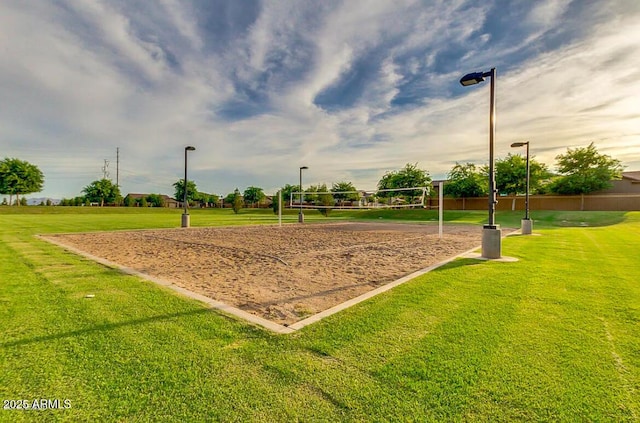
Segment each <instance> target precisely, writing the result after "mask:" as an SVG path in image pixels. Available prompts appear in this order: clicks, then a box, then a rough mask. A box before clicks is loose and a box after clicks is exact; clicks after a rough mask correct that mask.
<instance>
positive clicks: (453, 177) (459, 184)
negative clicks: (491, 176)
mask: <svg viewBox="0 0 640 423" xmlns="http://www.w3.org/2000/svg"><path fill="white" fill-rule="evenodd" d="M447 178H448V179H449V181H448V182H447V183H446V184H445V186H444V192H443V194H444V195H448V196H451V197H455V198H469V197H482V196H484V195H487V192H488V190H489V189H488V185H489V182H488V180H487V178H486V177H485V175H483V174H482V171H480V170H479V169H477V168H476V165H474V164H473V163H467V164H460V163H456V165H455V166H454V167H453V168H452V169H451V171H450V172H449V175H448V176H447Z"/></svg>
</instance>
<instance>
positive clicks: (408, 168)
mask: <svg viewBox="0 0 640 423" xmlns="http://www.w3.org/2000/svg"><path fill="white" fill-rule="evenodd" d="M429 185H431V177H430V176H429V172H427V171H426V170H422V169H418V163H415V164H411V163H407V164H406V165H405V167H404V168H402V169H400V170H397V171H392V172H387V173H385V174H384V176H383V177H382V179H380V181H378V189H379V190H383V189H391V190H392V189H394V188H413V187H424V186H429ZM378 195H379V196H380V197H389V198H390V197H398V196H402V197H416V196H419V195H422V191H421V190H412V191H397V192H396V191H386V192H382V193H379V194H378Z"/></svg>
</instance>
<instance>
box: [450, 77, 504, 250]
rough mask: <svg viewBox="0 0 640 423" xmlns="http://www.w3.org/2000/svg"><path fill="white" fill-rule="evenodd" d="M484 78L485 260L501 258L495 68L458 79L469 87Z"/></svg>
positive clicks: (483, 236) (483, 243)
mask: <svg viewBox="0 0 640 423" xmlns="http://www.w3.org/2000/svg"><path fill="white" fill-rule="evenodd" d="M484 78H491V97H490V105H489V201H488V202H489V204H488V206H489V222H488V224H486V225H484V226H483V230H482V257H483V258H487V259H498V258H500V257H501V256H502V231H501V230H500V225H496V221H495V212H496V204H497V203H498V201H497V200H496V193H497V190H496V172H495V160H494V154H493V144H494V135H495V126H496V110H495V107H496V106H495V105H496V97H495V91H496V68H491V70H489V71H487V72H473V73H468V74H466V75H465V76H463V77H462V78H461V79H460V84H462V85H463V86H465V87H466V86H469V85H474V84H478V83H480V82H483V81H484Z"/></svg>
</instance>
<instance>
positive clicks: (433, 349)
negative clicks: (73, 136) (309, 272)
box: [0, 207, 640, 422]
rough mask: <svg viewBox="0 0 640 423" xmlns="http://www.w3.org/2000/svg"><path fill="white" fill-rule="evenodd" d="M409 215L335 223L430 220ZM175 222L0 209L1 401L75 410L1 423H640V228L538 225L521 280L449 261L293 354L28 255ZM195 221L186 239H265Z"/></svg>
mask: <svg viewBox="0 0 640 423" xmlns="http://www.w3.org/2000/svg"><path fill="white" fill-rule="evenodd" d="M406 212H408V213H400V212H396V211H386V212H373V211H372V212H337V211H335V212H333V213H332V214H331V216H332V217H331V219H332V220H334V219H335V220H341V219H376V220H380V219H382V220H385V219H396V220H407V221H424V222H429V221H432V222H433V221H434V220H435V219H437V214H436V213H435V212H432V211H423V210H415V211H410V210H407V211H406ZM180 213H181V212H180V211H176V210H173V211H170V210H140V209H96V208H62V207H54V208H48V207H28V208H25V207H23V208H20V209H19V210H18V208H14V207H0V228H1V229H0V287H1V289H0V323H1V324H2V329H1V333H2V337H1V339H0V398H1V399H2V400H3V406H4V405H7V404H10V403H8V402H7V401H11V400H27V401H28V403H29V404H30V405H32V403H33V401H34V400H41V399H45V400H50V403H52V402H53V400H56V399H57V400H59V401H60V402H59V404H60V406H61V407H62V406H63V405H64V400H68V401H69V402H68V403H67V404H70V406H71V408H69V409H54V410H39V411H37V410H30V411H24V410H5V409H4V407H3V409H2V410H0V421H6V422H19V421H29V422H30V421H47V422H48V421H56V420H59V421H265V422H266V421H269V422H271V421H286V422H289V421H505V422H506V421H509V422H510V421H518V420H520V421H523V420H524V421H532V420H534V421H615V422H619V421H638V420H640V266H639V265H638V263H639V261H640V260H639V259H640V253H638V251H640V213H638V212H633V213H618V212H611V213H609V212H602V213H597V212H585V213H580V212H535V213H534V214H533V217H534V219H535V220H536V222H535V225H534V232H536V233H539V234H541V236H528V237H524V236H515V237H509V238H507V239H505V240H504V242H503V254H505V255H509V256H513V257H517V258H519V261H518V262H516V263H498V262H481V261H474V260H470V259H459V260H456V261H454V262H452V263H450V264H448V265H446V266H444V267H441V268H439V269H437V270H436V271H433V272H431V273H428V274H426V275H424V276H421V277H419V278H416V279H414V280H413V281H411V282H408V283H406V284H404V285H402V286H399V287H397V288H395V289H393V290H392V291H390V292H387V293H385V294H382V295H380V296H378V297H375V298H373V299H371V300H369V301H366V302H364V303H361V304H359V305H357V306H355V307H353V308H351V309H349V310H346V311H344V312H341V313H338V314H336V315H333V316H331V317H330V318H327V319H325V320H323V321H321V322H319V323H317V324H314V325H311V326H308V327H306V328H305V329H303V330H301V331H299V332H297V333H295V334H293V335H274V334H272V333H270V332H268V331H266V330H262V329H260V328H256V327H253V326H250V325H248V324H246V323H244V322H242V321H238V320H236V319H234V318H230V317H227V316H224V315H222V314H220V313H219V312H217V311H210V310H207V309H206V308H205V307H203V306H202V305H201V304H200V303H198V302H195V301H192V300H189V299H185V298H182V297H180V296H178V295H177V294H175V293H173V292H172V291H169V290H167V289H164V288H161V287H158V286H156V285H154V284H152V283H149V282H146V281H143V280H140V279H138V278H136V277H133V276H127V275H123V274H120V273H119V272H117V271H115V270H112V269H108V268H105V267H102V266H100V265H98V264H95V263H93V262H91V261H89V260H87V259H84V258H82V257H78V256H76V255H73V254H70V253H67V252H65V251H63V250H61V249H59V248H57V247H55V246H53V245H51V244H48V243H46V242H44V241H40V240H38V239H37V238H34V237H33V235H34V234H36V233H47V232H70V231H90V230H112V229H134V228H157V227H177V226H179V224H180V216H179V215H180ZM191 213H192V217H191V222H192V225H194V226H207V225H221V224H224V225H230V224H254V223H271V224H273V223H277V216H275V215H273V214H272V213H271V212H270V211H268V212H264V211H254V210H243V212H242V213H241V214H239V215H237V216H235V215H233V213H232V212H231V211H229V210H223V211H221V210H193V211H191ZM520 217H521V213H511V212H499V213H498V214H497V220H498V223H501V224H502V225H503V226H505V227H517V226H519V220H520ZM306 218H307V221H326V220H327V219H326V218H324V217H322V216H320V215H319V214H317V213H316V212H312V211H309V212H308V213H306ZM445 219H446V220H447V221H448V222H455V223H467V224H481V223H482V222H483V221H484V220H485V219H486V213H483V212H453V211H452V212H447V213H445ZM295 220H296V212H290V213H287V214H286V215H285V222H294V221H295ZM267 270H268V269H267ZM87 294H94V295H95V297H94V298H85V296H86V295H87ZM11 404H13V403H11Z"/></svg>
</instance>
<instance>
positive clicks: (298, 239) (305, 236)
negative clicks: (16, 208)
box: [45, 223, 482, 324]
mask: <svg viewBox="0 0 640 423" xmlns="http://www.w3.org/2000/svg"><path fill="white" fill-rule="evenodd" d="M481 236H482V234H481V228H480V227H477V226H463V225H460V226H455V225H453V226H452V225H447V226H445V227H444V237H443V239H439V238H438V226H437V225H423V224H421V225H418V224H396V223H337V224H305V225H297V224H289V225H284V226H282V227H278V226H270V225H269V226H266V225H261V226H242V227H211V228H189V229H162V230H141V231H118V232H95V233H83V234H60V235H48V236H47V237H45V238H51V239H53V240H55V241H56V242H58V243H62V244H64V245H68V246H71V247H74V248H76V249H79V250H81V251H84V252H87V253H89V254H92V255H94V256H97V257H101V258H104V259H107V260H109V261H111V262H114V263H117V264H119V265H121V266H124V267H128V268H131V269H134V270H137V271H139V272H142V273H146V274H148V275H151V276H154V277H158V278H161V279H164V280H167V281H170V282H173V283H174V284H176V285H178V286H181V287H183V288H186V289H188V290H190V291H193V292H196V293H199V294H202V295H205V296H207V297H209V298H212V299H214V300H217V301H221V302H223V303H226V304H229V305H232V306H234V307H237V308H240V309H242V310H245V311H247V312H249V313H252V314H255V315H257V316H260V317H263V318H266V319H268V320H271V321H273V322H276V323H280V324H291V323H294V322H297V321H299V320H302V319H304V318H305V317H308V316H310V315H313V314H316V313H319V312H321V311H324V310H326V309H328V308H330V307H333V306H335V305H337V304H340V303H342V302H344V301H346V300H349V299H351V298H355V297H357V296H359V295H361V294H363V293H366V292H368V291H371V290H372V289H374V288H377V287H379V286H381V285H384V284H387V283H389V282H392V281H394V280H396V279H398V278H400V277H402V276H405V275H408V274H410V273H413V272H415V271H417V270H420V269H423V268H425V267H428V266H431V265H433V264H436V263H438V262H440V261H443V260H445V259H447V258H450V257H452V256H455V255H457V254H460V253H462V252H464V251H467V250H469V249H471V248H474V247H477V246H479V245H480V243H481Z"/></svg>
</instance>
